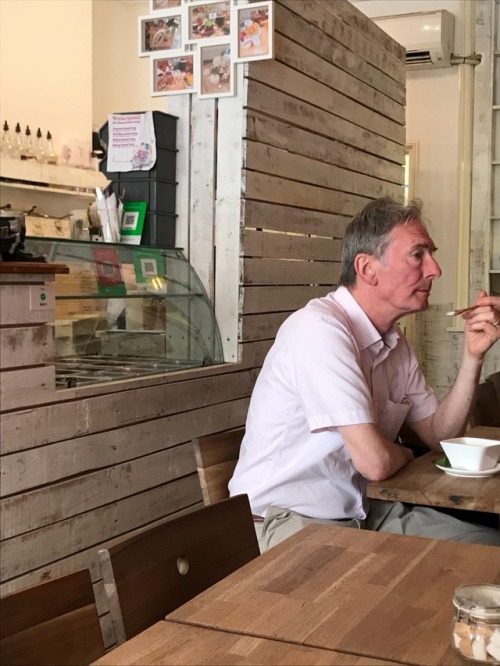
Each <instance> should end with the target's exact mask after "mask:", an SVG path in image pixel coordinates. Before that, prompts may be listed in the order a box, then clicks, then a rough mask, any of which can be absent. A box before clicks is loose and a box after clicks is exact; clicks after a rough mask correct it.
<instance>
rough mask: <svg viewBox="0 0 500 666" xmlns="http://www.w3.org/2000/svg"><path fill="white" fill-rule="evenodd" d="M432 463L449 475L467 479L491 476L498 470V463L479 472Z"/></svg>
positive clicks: (499, 470) (499, 465)
mask: <svg viewBox="0 0 500 666" xmlns="http://www.w3.org/2000/svg"><path fill="white" fill-rule="evenodd" d="M434 464H435V465H436V467H437V468H438V469H441V470H442V471H443V472H445V474H449V475H450V476H462V477H464V478H467V479H479V478H482V477H484V476H493V475H494V474H498V472H500V463H498V464H497V465H495V467H492V468H491V469H483V470H482V471H480V472H470V471H469V470H467V469H453V467H443V466H442V465H438V464H437V463H434Z"/></svg>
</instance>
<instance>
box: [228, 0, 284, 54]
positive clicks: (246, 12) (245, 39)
mask: <svg viewBox="0 0 500 666" xmlns="http://www.w3.org/2000/svg"><path fill="white" fill-rule="evenodd" d="M234 12H235V23H236V27H235V29H234V33H233V34H234V40H233V43H234V49H233V50H234V53H235V58H234V61H235V62H249V61H252V60H267V59H270V58H272V57H273V55H274V53H273V52H274V38H273V3H272V2H259V3H254V4H251V5H244V6H242V7H235V9H234Z"/></svg>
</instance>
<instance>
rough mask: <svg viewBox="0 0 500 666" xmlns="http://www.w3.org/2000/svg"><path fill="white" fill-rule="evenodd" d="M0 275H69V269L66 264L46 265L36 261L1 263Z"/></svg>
mask: <svg viewBox="0 0 500 666" xmlns="http://www.w3.org/2000/svg"><path fill="white" fill-rule="evenodd" d="M0 273H9V274H11V275H12V274H16V275H34V274H36V275H54V274H63V273H69V267H68V266H66V265H65V264H45V263H42V262H36V261H0Z"/></svg>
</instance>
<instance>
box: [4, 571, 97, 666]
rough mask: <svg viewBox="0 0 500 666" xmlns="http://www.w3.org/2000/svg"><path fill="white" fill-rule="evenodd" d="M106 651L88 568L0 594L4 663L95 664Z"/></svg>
mask: <svg viewBox="0 0 500 666" xmlns="http://www.w3.org/2000/svg"><path fill="white" fill-rule="evenodd" d="M103 654H104V643H103V638H102V632H101V627H100V624H99V617H98V614H97V608H96V603H95V597H94V591H93V588H92V581H91V579H90V572H89V571H88V569H85V570H83V571H76V572H75V573H72V574H69V575H67V576H62V577H60V578H55V579H54V580H50V581H48V582H46V583H42V584H40V585H36V586H34V587H29V588H27V589H24V590H20V591H19V592H12V593H11V594H8V595H6V596H4V597H2V599H1V600H0V655H1V658H2V664H3V665H4V666H15V665H19V666H31V664H33V665H35V664H36V665H39V664H40V665H41V664H47V665H49V664H50V666H58V665H60V666H70V665H72V664H90V663H91V662H92V661H94V660H95V659H98V658H99V657H102V655H103Z"/></svg>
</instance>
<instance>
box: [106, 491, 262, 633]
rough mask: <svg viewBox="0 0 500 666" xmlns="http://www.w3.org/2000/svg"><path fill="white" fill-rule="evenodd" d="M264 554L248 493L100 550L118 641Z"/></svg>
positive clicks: (156, 620)
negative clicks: (256, 531) (256, 532)
mask: <svg viewBox="0 0 500 666" xmlns="http://www.w3.org/2000/svg"><path fill="white" fill-rule="evenodd" d="M259 554H260V551H259V545H258V542H257V537H256V534H255V529H254V524H253V520H252V513H251V510H250V503H249V501H248V497H247V495H236V496H235V497H231V498H229V499H226V500H223V501H221V502H217V503H216V504H212V505H210V506H206V507H202V508H201V509H198V510H196V511H193V512H191V513H187V514H185V515H183V516H179V517H178V518H174V519H172V520H169V521H167V522H165V523H162V524H161V525H159V526H157V527H153V528H152V529H150V530H147V531H145V532H142V533H140V534H137V535H135V536H133V537H131V538H130V539H126V540H125V541H122V542H121V543H119V544H117V545H116V546H113V547H112V548H110V549H109V550H100V551H99V553H98V556H99V563H100V566H101V572H102V577H103V581H104V589H105V592H106V596H107V598H108V602H109V609H110V613H111V620H112V623H113V627H114V629H115V637H116V642H117V644H118V645H120V644H121V643H123V642H124V641H125V640H127V639H129V638H132V636H135V635H136V634H138V633H139V632H140V631H143V630H144V629H146V628H147V627H149V626H151V625H153V624H154V623H155V622H158V620H161V619H163V618H164V617H165V615H167V613H170V612H171V611H173V610H174V609H175V608H178V607H179V606H181V605H182V604H183V603H185V602H186V601H188V600H189V599H192V598H193V597H194V596H196V595H197V594H199V593H200V592H202V591H203V590H205V589H206V588H207V587H210V586H211V585H213V584H214V583H216V582H217V581H219V580H221V579H222V578H224V577H225V576H227V575H229V574H230V573H232V572H233V571H235V570H236V569H238V568H240V567H241V566H243V565H244V564H246V563H247V562H249V561H250V560H252V559H254V558H255V557H257V556H258V555H259Z"/></svg>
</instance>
